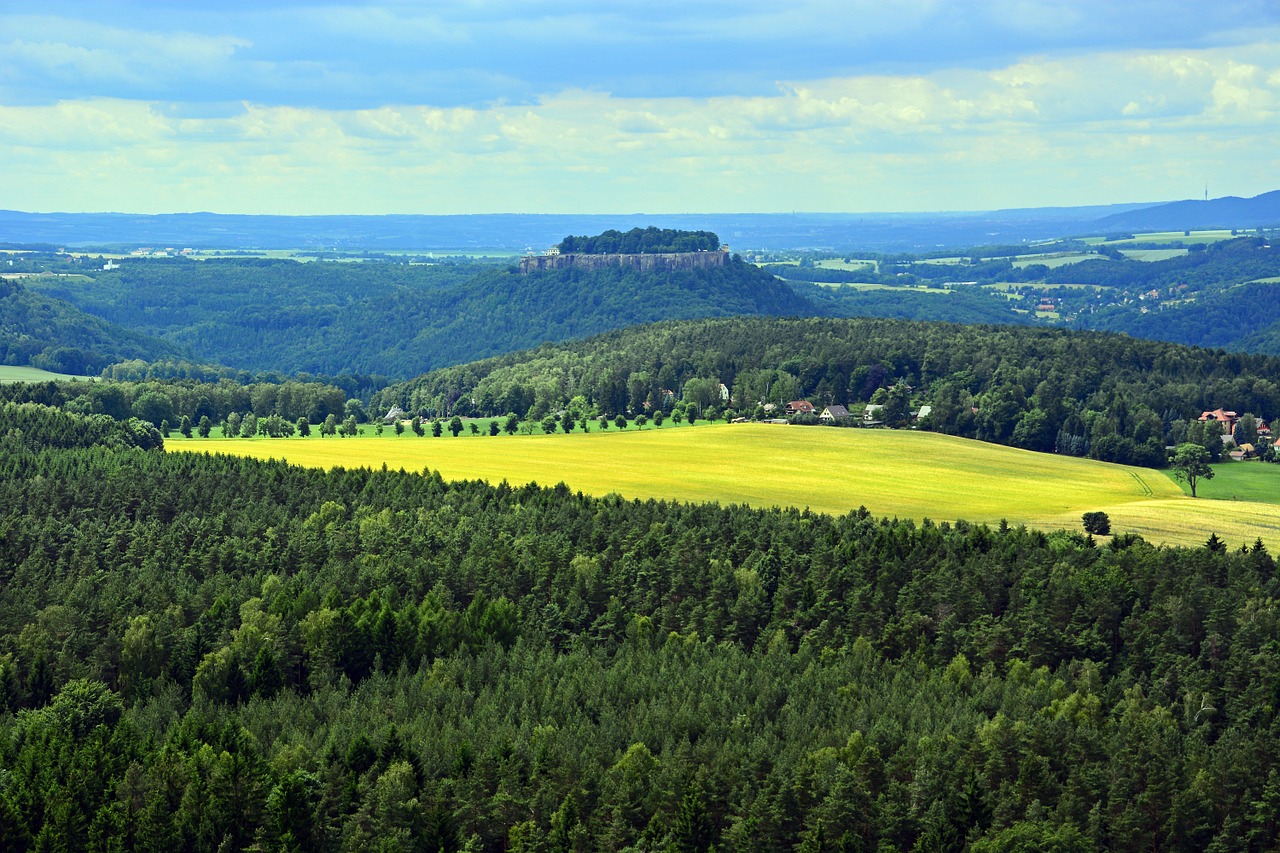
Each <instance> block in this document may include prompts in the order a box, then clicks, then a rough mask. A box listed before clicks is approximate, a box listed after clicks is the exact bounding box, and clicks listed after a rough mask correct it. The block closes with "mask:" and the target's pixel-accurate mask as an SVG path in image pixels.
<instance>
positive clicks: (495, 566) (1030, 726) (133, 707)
mask: <svg viewBox="0 0 1280 853" xmlns="http://www.w3.org/2000/svg"><path fill="white" fill-rule="evenodd" d="M37 408H38V407H25V408H24V407H3V408H0V418H10V420H0V583H3V586H4V590H5V594H4V595H3V596H0V626H2V628H0V832H3V837H4V839H5V847H6V849H12V850H23V849H28V848H38V849H47V848H50V847H60V848H66V849H84V850H96V849H105V848H107V847H111V846H113V845H114V846H120V847H125V848H146V849H166V850H173V849H213V848H218V847H226V848H228V849H241V848H246V847H250V846H255V847H263V848H273V849H302V850H326V849H335V848H341V849H350V848H355V847H375V846H381V847H401V848H414V847H416V848H424V849H429V850H445V851H460V850H486V851H494V853H497V851H512V850H515V851H549V850H580V851H585V850H627V849H631V850H709V849H712V847H713V846H714V848H715V849H720V850H725V849H736V850H743V849H751V850H793V849H800V850H840V849H843V850H875V849H881V848H892V849H913V848H919V849H934V848H948V849H958V848H961V847H965V846H967V847H968V848H970V849H973V850H1007V849H1072V850H1075V849H1078V850H1089V849H1167V850H1204V849H1219V848H1221V849H1242V850H1259V851H1261V850H1265V849H1269V847H1270V846H1271V845H1273V844H1274V839H1275V838H1276V836H1277V833H1278V832H1280V755H1278V754H1277V752H1276V750H1275V731H1276V726H1277V720H1280V717H1278V716H1277V714H1278V713H1280V706H1278V705H1277V697H1278V696H1280V611H1278V610H1277V608H1276V605H1275V601H1276V600H1277V599H1278V598H1280V586H1278V585H1280V579H1277V576H1276V566H1275V562H1274V560H1273V558H1272V557H1271V555H1270V554H1269V552H1268V549H1267V547H1266V546H1265V545H1264V544H1263V543H1262V542H1261V541H1258V542H1254V543H1231V546H1230V547H1227V546H1226V545H1225V544H1224V543H1222V542H1220V541H1219V540H1218V538H1217V537H1213V536H1209V534H1208V532H1206V537H1207V538H1208V540H1209V541H1208V543H1207V544H1206V546H1205V547H1201V548H1188V549H1170V548H1157V547H1153V546H1152V545H1150V544H1148V543H1146V542H1143V541H1142V540H1141V539H1140V538H1137V537H1134V536H1130V535H1124V534H1123V533H1120V534H1119V535H1117V536H1116V537H1115V538H1114V540H1113V542H1112V543H1111V545H1110V546H1108V547H1105V548H1099V547H1095V546H1094V544H1093V542H1092V540H1090V539H1088V538H1086V537H1084V536H1083V535H1081V534H1075V533H1068V532H1059V533H1042V532H1038V531H1032V530H1026V529H1022V528H1008V527H1005V526H1001V527H1000V528H997V529H991V528H987V527H985V526H975V525H970V524H965V523H957V524H934V523H929V522H926V523H923V524H915V523H912V522H909V521H888V520H878V519H875V518H873V517H871V516H870V515H869V514H868V513H867V512H865V511H859V512H854V513H850V514H849V515H847V516H844V517H839V518H836V517H830V516H823V515H816V514H812V513H808V512H799V511H795V510H787V511H781V510H773V511H762V510H752V509H748V508H746V507H741V506H735V507H721V506H714V505H682V504H674V503H665V502H658V501H624V500H622V499H620V498H618V497H616V496H613V497H607V498H602V499H593V498H588V497H584V496H582V495H580V494H573V493H572V492H570V491H569V490H568V489H567V488H565V487H564V486H557V487H553V488H546V487H539V486H536V485H530V486H526V487H520V488H512V487H510V486H508V485H507V484H499V485H497V486H490V485H486V484H483V483H478V482H471V483H446V482H444V481H443V480H442V479H441V478H440V477H439V476H437V475H433V474H429V473H423V474H408V473H404V472H395V471H386V470H382V471H374V470H366V469H361V470H343V469H341V468H338V469H334V470H332V471H327V472H326V471H317V470H306V469H301V468H296V467H291V466H288V465H286V464H283V463H279V462H258V461H253V460H246V459H237V458H232V457H226V456H205V455H201V454H173V455H172V456H170V455H167V454H165V453H163V452H157V451H154V450H153V451H150V452H147V451H142V450H139V449H136V448H135V449H110V448H108V447H107V446H104V443H103V442H96V443H92V446H89V447H81V446H77V447H66V448H61V447H58V446H57V445H58V444H59V443H60V440H59V439H58V438H57V436H58V435H83V434H84V432H85V430H84V428H85V426H86V423H87V419H84V418H78V417H77V416H75V415H70V414H67V413H65V412H52V411H50V410H45V411H44V413H43V414H37ZM40 417H44V418H48V419H49V420H48V424H49V425H48V426H46V425H43V424H42V423H40V422H39V421H38V418H40ZM13 418H26V420H13ZM80 421H85V422H86V423H79V422H80ZM64 422H70V423H73V425H75V426H76V427H77V428H76V429H69V430H68V429H64V428H63V427H60V426H57V424H61V423H64ZM106 443H110V442H106ZM1237 545H1240V546H1241V547H1238V548H1237V547H1236V546H1237Z"/></svg>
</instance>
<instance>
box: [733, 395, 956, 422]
mask: <svg viewBox="0 0 1280 853" xmlns="http://www.w3.org/2000/svg"><path fill="white" fill-rule="evenodd" d="M764 411H765V414H766V415H774V414H776V413H777V411H778V406H777V405H776V404H774V403H765V404H764ZM883 411H884V406H881V405H876V404H870V405H868V406H867V407H866V409H865V410H864V411H863V413H862V417H861V418H857V417H855V415H854V414H853V413H852V412H850V411H849V410H848V409H847V408H845V407H844V406H841V405H838V404H835V405H831V406H826V407H825V408H823V410H822V412H821V413H819V412H818V407H817V406H815V405H814V404H813V403H810V402H809V401H808V400H792V401H791V402H790V403H787V404H786V405H784V406H783V407H782V414H783V415H785V416H786V417H784V418H777V419H776V420H777V421H778V422H781V423H785V422H786V418H790V417H794V416H796V415H817V417H818V420H819V421H821V422H822V423H824V424H828V425H832V426H834V425H838V424H848V423H851V422H854V421H858V422H860V423H861V424H862V426H879V425H880V424H881V423H883V421H881V420H880V417H881V413H882V412H883ZM932 411H933V407H932V406H921V407H920V409H919V410H918V411H912V412H911V418H912V420H921V419H923V418H927V417H929V415H930V414H931V413H932ZM739 420H742V421H745V420H747V419H746V418H739Z"/></svg>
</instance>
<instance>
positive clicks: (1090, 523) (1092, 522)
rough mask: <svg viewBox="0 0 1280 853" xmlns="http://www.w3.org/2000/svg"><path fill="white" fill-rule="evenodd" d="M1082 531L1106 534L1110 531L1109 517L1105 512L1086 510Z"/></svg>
mask: <svg viewBox="0 0 1280 853" xmlns="http://www.w3.org/2000/svg"><path fill="white" fill-rule="evenodd" d="M1084 532H1085V533H1090V534H1096V535H1098V536H1106V535H1107V534H1109V533H1110V532H1111V518H1110V517H1109V516H1108V515H1107V514H1106V513H1105V512H1086V513H1085V514H1084Z"/></svg>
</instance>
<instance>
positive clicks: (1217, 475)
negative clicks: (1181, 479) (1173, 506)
mask: <svg viewBox="0 0 1280 853" xmlns="http://www.w3.org/2000/svg"><path fill="white" fill-rule="evenodd" d="M1178 485H1179V487H1180V488H1181V489H1182V491H1184V492H1185V493H1186V494H1188V495H1190V494H1191V487H1190V486H1188V485H1186V484H1185V483H1179V484H1178ZM1196 494H1198V495H1199V496H1200V497H1202V498H1211V499H1214V500H1220V501H1256V502H1258V503H1269V504H1280V465H1268V464H1265V463H1262V462H1222V463H1219V464H1217V465H1214V466H1213V479H1212V480H1201V481H1200V482H1199V483H1196Z"/></svg>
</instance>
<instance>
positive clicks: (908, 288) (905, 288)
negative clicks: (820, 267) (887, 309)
mask: <svg viewBox="0 0 1280 853" xmlns="http://www.w3.org/2000/svg"><path fill="white" fill-rule="evenodd" d="M813 284H816V285H818V287H826V288H829V289H831V290H841V289H843V288H852V289H853V290H896V291H899V292H901V293H950V292H951V289H950V288H946V287H925V286H924V285H917V284H906V285H903V284H876V283H874V282H867V281H815V282H813Z"/></svg>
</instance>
